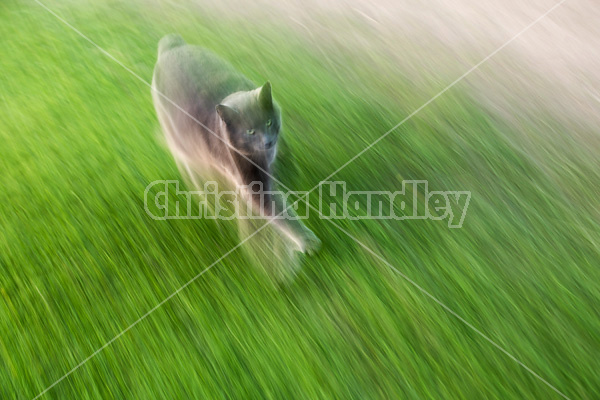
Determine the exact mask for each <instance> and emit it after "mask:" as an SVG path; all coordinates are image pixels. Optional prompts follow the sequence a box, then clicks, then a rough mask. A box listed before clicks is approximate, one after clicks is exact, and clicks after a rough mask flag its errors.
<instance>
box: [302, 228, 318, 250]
mask: <svg viewBox="0 0 600 400" xmlns="http://www.w3.org/2000/svg"><path fill="white" fill-rule="evenodd" d="M320 248H321V240H320V239H319V238H318V237H317V236H316V235H315V234H314V233H313V231H311V230H309V229H307V230H306V232H305V234H304V237H303V238H302V249H301V250H302V252H303V253H305V254H307V255H309V256H312V255H315V254H316V253H317V252H318V251H319V249H320Z"/></svg>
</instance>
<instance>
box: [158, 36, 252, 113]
mask: <svg viewBox="0 0 600 400" xmlns="http://www.w3.org/2000/svg"><path fill="white" fill-rule="evenodd" d="M158 48H159V54H158V61H157V63H156V66H155V68H154V77H153V80H154V84H155V86H156V89H157V90H158V91H160V92H161V93H162V94H164V95H165V96H167V97H168V98H170V99H171V100H173V101H175V102H178V101H179V102H184V103H188V102H196V104H197V102H200V103H202V104H203V105H204V106H206V107H212V108H214V106H216V105H217V104H219V103H220V102H221V100H223V99H224V98H225V97H227V96H228V95H229V94H231V93H234V92H237V91H240V90H250V89H252V88H253V87H254V85H253V84H252V82H251V81H249V80H248V79H247V78H246V77H244V76H243V75H242V74H241V73H239V72H238V71H236V69H235V68H234V67H233V66H232V65H231V64H230V63H228V62H227V61H225V60H224V59H222V58H221V57H219V56H217V55H216V54H214V53H213V52H211V51H210V50H207V49H205V48H202V47H199V46H193V45H189V44H186V43H185V41H183V39H182V38H181V37H180V36H178V35H167V36H165V37H164V38H163V39H161V41H160V42H159V46H158ZM184 105H185V104H182V106H184Z"/></svg>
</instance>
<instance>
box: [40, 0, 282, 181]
mask: <svg viewBox="0 0 600 400" xmlns="http://www.w3.org/2000/svg"><path fill="white" fill-rule="evenodd" d="M33 1H35V2H36V3H38V4H39V5H40V6H42V7H43V8H44V9H46V11H48V12H49V13H50V14H52V15H53V16H54V17H56V19H58V20H59V21H60V22H62V23H63V24H65V25H66V26H68V27H69V28H71V30H73V31H74V32H75V33H77V34H78V35H79V36H81V37H82V38H84V39H85V40H86V41H88V42H89V43H90V44H91V45H92V46H94V47H95V48H97V49H98V50H100V52H102V54H104V55H105V56H107V57H108V58H110V59H111V60H113V61H114V62H116V63H117V64H119V65H120V66H121V67H122V68H123V69H125V71H127V72H129V73H130V74H131V75H133V76H134V77H136V78H137V79H138V80H139V81H140V82H142V83H143V84H144V85H146V86H148V87H149V88H150V89H151V90H152V91H154V92H156V94H158V95H159V96H160V97H162V98H163V99H165V100H166V101H168V102H169V103H171V104H172V105H173V106H174V107H175V108H177V109H178V110H179V111H181V112H182V113H184V114H185V115H186V116H187V117H189V118H190V119H192V120H193V121H194V122H196V123H197V124H198V125H200V126H202V127H203V128H204V129H206V130H207V131H208V132H209V133H210V134H211V135H213V136H215V137H216V138H217V139H219V140H220V141H221V142H223V144H225V145H226V146H227V147H228V148H229V149H231V150H232V151H235V152H236V153H237V154H239V155H240V156H241V157H242V158H244V159H246V160H247V161H248V162H250V163H251V164H252V165H254V166H255V167H256V168H258V169H259V170H260V171H261V172H263V173H265V174H266V175H267V176H268V177H269V178H271V179H273V181H274V182H276V183H278V184H279V185H280V186H281V187H283V188H284V189H285V190H287V191H289V192H291V191H292V190H291V189H290V188H289V187H287V186H285V185H284V184H283V182H281V181H280V180H278V179H277V178H276V177H274V176H273V175H271V173H270V172H269V171H267V170H265V169H264V168H263V167H261V166H260V165H258V164H257V163H256V162H254V161H253V160H252V159H251V158H249V157H248V156H247V155H245V154H243V153H242V152H241V151H239V150H238V149H236V148H235V147H233V146H232V145H231V144H230V143H228V142H227V141H226V140H225V139H223V138H222V137H221V136H219V134H217V133H216V132H215V131H213V130H212V129H210V128H209V127H208V126H206V125H205V124H203V123H202V122H201V121H199V120H198V119H197V118H196V117H194V116H193V115H192V114H190V113H189V112H187V111H186V110H185V109H183V107H181V106H180V105H179V104H177V103H175V102H174V101H173V100H171V99H170V98H169V97H167V96H166V95H165V94H163V93H162V92H161V91H159V90H157V89H155V88H154V87H153V86H152V84H150V83H148V82H147V81H146V80H145V79H144V78H142V77H141V76H139V75H138V74H137V73H135V72H134V71H133V70H132V69H131V68H129V67H128V66H126V65H125V64H123V63H122V62H121V61H120V60H119V59H118V58H116V57H115V56H113V55H112V54H110V53H109V52H108V51H106V50H104V49H103V48H102V47H101V46H100V45H98V44H97V43H96V42H94V41H93V40H92V39H90V38H89V37H88V36H86V35H85V34H83V33H82V32H81V31H80V30H79V29H77V28H75V27H74V26H73V25H71V24H70V23H69V22H68V21H66V20H65V19H64V18H62V17H61V16H60V15H58V14H56V13H55V12H54V11H52V10H51V9H50V8H48V7H47V6H46V5H45V4H43V3H42V2H40V1H39V0H33Z"/></svg>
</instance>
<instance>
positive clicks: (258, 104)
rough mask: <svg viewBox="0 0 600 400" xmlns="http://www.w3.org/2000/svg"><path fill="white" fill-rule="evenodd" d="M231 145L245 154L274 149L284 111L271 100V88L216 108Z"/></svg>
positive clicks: (239, 94)
mask: <svg viewBox="0 0 600 400" xmlns="http://www.w3.org/2000/svg"><path fill="white" fill-rule="evenodd" d="M217 113H218V115H219V117H220V118H221V120H222V121H223V124H224V126H225V129H226V134H227V136H228V139H229V142H230V143H231V145H232V146H233V147H234V148H236V149H237V150H238V151H240V152H242V153H245V154H255V153H261V152H268V151H270V150H273V149H274V148H275V144H276V143H277V137H278V135H279V130H280V128H281V111H280V110H279V107H278V106H277V104H276V103H275V102H274V101H273V98H272V97H271V84H270V83H269V82H267V83H265V84H264V85H263V86H261V87H259V88H258V89H255V90H251V91H248V92H236V93H233V94H231V95H229V96H227V97H226V98H225V99H224V100H223V102H222V103H221V104H219V105H218V106H217Z"/></svg>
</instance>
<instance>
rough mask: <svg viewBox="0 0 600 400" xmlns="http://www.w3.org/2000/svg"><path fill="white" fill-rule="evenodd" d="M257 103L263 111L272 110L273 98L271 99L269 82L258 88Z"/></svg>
mask: <svg viewBox="0 0 600 400" xmlns="http://www.w3.org/2000/svg"><path fill="white" fill-rule="evenodd" d="M258 102H259V104H260V106H261V107H262V108H263V109H265V110H272V109H273V98H272V97H271V82H267V83H265V84H264V85H262V87H261V88H260V92H259V94H258Z"/></svg>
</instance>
